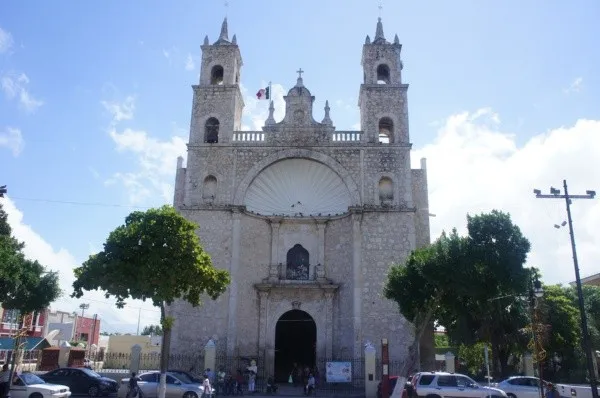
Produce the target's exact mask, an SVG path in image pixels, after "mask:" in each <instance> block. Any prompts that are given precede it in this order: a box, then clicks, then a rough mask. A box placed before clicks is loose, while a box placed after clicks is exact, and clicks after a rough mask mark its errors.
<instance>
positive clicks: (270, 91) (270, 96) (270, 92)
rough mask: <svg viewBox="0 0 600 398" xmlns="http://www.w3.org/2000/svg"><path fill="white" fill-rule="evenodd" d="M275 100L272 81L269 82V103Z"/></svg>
mask: <svg viewBox="0 0 600 398" xmlns="http://www.w3.org/2000/svg"><path fill="white" fill-rule="evenodd" d="M272 100H273V87H271V81H270V80H269V103H271V102H270V101H272Z"/></svg>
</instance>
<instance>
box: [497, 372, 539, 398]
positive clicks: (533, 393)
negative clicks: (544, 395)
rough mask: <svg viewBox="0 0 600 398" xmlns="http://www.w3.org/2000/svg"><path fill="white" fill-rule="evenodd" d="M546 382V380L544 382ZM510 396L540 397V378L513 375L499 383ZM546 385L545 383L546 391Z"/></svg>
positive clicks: (516, 397)
mask: <svg viewBox="0 0 600 398" xmlns="http://www.w3.org/2000/svg"><path fill="white" fill-rule="evenodd" d="M544 384H545V382H544ZM497 388H499V389H501V390H502V391H504V392H505V393H506V395H508V397H509V398H540V379H538V378H537V377H531V376H513V377H509V378H508V379H506V380H503V381H501V382H499V383H498V386H497ZM545 390H546V386H545V385H544V391H545Z"/></svg>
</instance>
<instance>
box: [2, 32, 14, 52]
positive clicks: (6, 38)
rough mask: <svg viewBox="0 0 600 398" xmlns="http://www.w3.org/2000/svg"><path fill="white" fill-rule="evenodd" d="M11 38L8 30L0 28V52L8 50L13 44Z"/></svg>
mask: <svg viewBox="0 0 600 398" xmlns="http://www.w3.org/2000/svg"><path fill="white" fill-rule="evenodd" d="M13 43H14V42H13V38H12V35H11V34H10V32H7V31H5V30H4V29H2V28H0V54H2V53H5V52H8V50H10V49H11V47H12V46H13Z"/></svg>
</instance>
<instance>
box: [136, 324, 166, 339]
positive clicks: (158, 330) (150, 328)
mask: <svg viewBox="0 0 600 398" xmlns="http://www.w3.org/2000/svg"><path fill="white" fill-rule="evenodd" d="M141 334H142V336H162V335H163V330H162V327H161V326H160V325H147V326H144V329H143V330H142V333H141Z"/></svg>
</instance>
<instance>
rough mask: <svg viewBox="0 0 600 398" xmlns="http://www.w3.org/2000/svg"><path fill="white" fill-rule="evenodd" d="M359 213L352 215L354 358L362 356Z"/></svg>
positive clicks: (360, 233) (360, 217) (360, 215)
mask: <svg viewBox="0 0 600 398" xmlns="http://www.w3.org/2000/svg"><path fill="white" fill-rule="evenodd" d="M361 219H362V214H361V213H354V214H352V281H353V288H354V289H353V296H352V299H353V300H352V303H353V305H352V307H353V314H352V315H353V318H354V325H353V326H354V327H353V329H354V356H355V357H356V358H359V357H360V356H361V355H362V317H361V315H362V273H361V255H362V232H361V225H360V223H361Z"/></svg>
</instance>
